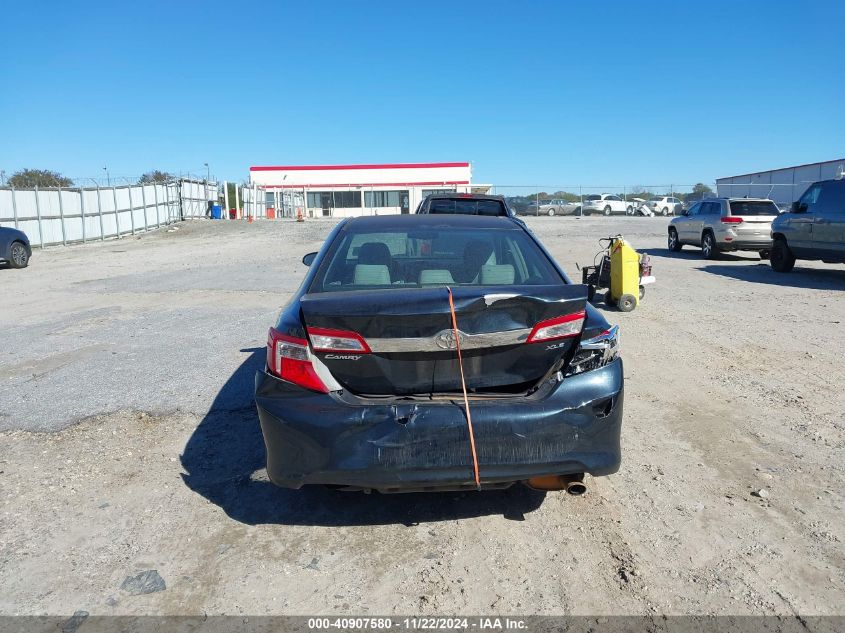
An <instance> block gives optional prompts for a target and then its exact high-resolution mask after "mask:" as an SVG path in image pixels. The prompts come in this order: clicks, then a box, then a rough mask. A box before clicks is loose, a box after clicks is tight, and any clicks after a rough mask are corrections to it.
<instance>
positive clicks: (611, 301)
mask: <svg viewBox="0 0 845 633" xmlns="http://www.w3.org/2000/svg"><path fill="white" fill-rule="evenodd" d="M599 243H600V244H602V245H603V246H604V245H605V243H606V244H607V246H606V248H605V249H604V250H602V251H600V252H599V253H598V254H597V255H596V260H598V258H599V256H601V262H600V263H598V264H595V262H594V265H593V266H585V267H584V268H582V269H581V276H582V280H583V283H585V284H587V285H588V286H590V291H589V297H590V300H592V298H593V296H594V295H595V291H596V288H607V289H608V291H607V292H606V293H605V295H604V302H605V304H606V305H608V306H618V308H619V309H620V310H621V311H622V312H630V311H631V310H633V309H634V308H636V307H637V305H639V302H640V299H642V298H643V296H645V286H646V285H648V284H653V283H654V281H655V279H654V277H652V276H651V258H650V257H649V256H648V255H640V254H639V253H637V251H635V250H634V249H633V248H632V247H631V245H630V244H628V242H626V241H625V239H624V238H623V237H622V236H621V235H616V236H614V237H607V238H603V239H601V240H599Z"/></svg>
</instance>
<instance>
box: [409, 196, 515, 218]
mask: <svg viewBox="0 0 845 633" xmlns="http://www.w3.org/2000/svg"><path fill="white" fill-rule="evenodd" d="M416 212H417V213H429V214H434V213H438V214H450V215H455V214H458V215H493V216H496V215H499V216H504V217H509V218H513V217H516V214H515V213H514V212H513V211H512V210H511V208H510V207H509V206H508V203H507V202H505V197H504V196H491V195H487V194H480V193H455V192H453V191H449V192H445V193H432V194H429V195H427V196H426V197H425V198H424V199H423V201H422V202H420V206H418V207H417V211H416Z"/></svg>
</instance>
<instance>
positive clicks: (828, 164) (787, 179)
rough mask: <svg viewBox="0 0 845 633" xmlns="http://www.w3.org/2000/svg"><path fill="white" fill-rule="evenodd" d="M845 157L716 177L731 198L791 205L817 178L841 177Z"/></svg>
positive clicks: (719, 190) (720, 190) (722, 191)
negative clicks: (761, 199)
mask: <svg viewBox="0 0 845 633" xmlns="http://www.w3.org/2000/svg"><path fill="white" fill-rule="evenodd" d="M843 172H845V158H840V159H839V160H829V161H825V162H823V163H809V164H807V165H798V166H796V167H784V168H782V169H773V170H771V171H758V172H754V173H751V174H742V175H740V176H730V177H727V178H719V179H717V180H716V191H717V193H718V194H719V195H720V196H725V197H728V198H742V197H745V196H747V197H749V198H770V199H772V200H774V201H775V203H776V204H777V205H778V206H779V207H780V208H781V209H784V208H788V207H789V206H790V205H791V204H792V203H793V202H794V201H795V200H798V198H800V197H801V194H803V193H804V192H805V191H806V190H807V187H809V186H810V185H811V184H812V183H814V182H816V181H817V180H829V179H831V178H838V177H841V175H842V173H843Z"/></svg>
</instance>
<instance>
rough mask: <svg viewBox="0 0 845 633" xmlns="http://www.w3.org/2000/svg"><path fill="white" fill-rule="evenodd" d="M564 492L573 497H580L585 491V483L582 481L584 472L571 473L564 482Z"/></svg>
mask: <svg viewBox="0 0 845 633" xmlns="http://www.w3.org/2000/svg"><path fill="white" fill-rule="evenodd" d="M566 492H568V493H569V494H571V495H572V496H573V497H580V496H581V495H583V494H584V493H586V492H587V484H585V483H584V473H578V474H577V475H571V476H570V477H569V481H567V482H566Z"/></svg>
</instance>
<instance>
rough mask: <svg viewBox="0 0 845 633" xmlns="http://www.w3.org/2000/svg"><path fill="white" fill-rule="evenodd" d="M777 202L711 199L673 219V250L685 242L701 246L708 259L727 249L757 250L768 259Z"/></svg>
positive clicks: (669, 242)
mask: <svg viewBox="0 0 845 633" xmlns="http://www.w3.org/2000/svg"><path fill="white" fill-rule="evenodd" d="M777 215H778V208H777V205H776V204H775V203H774V202H772V201H771V200H766V199H762V198H708V199H707V200H702V201H700V202H696V203H695V204H694V205H692V207H690V209H689V210H684V211H682V215H680V216H678V217H676V218H673V219H672V221H671V222H670V223H669V228H668V244H669V250H670V251H674V252H677V251H679V250H681V248H683V246H684V244H691V245H694V246H700V247H701V254H702V255H703V256H704V258H705V259H713V258H715V257H717V256H718V254H719V253H720V252H723V251H757V252H759V253H760V257H761V258H763V259H766V258H768V256H769V251H770V249H771V247H772V236H771V227H772V220H774V219H775V218H776V217H777Z"/></svg>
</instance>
